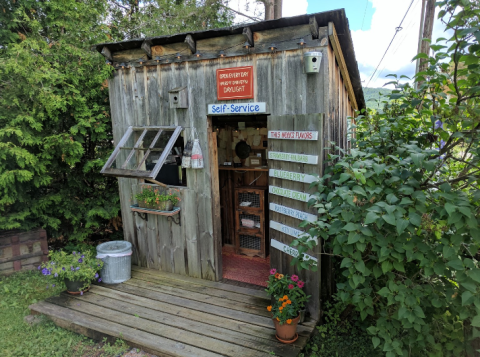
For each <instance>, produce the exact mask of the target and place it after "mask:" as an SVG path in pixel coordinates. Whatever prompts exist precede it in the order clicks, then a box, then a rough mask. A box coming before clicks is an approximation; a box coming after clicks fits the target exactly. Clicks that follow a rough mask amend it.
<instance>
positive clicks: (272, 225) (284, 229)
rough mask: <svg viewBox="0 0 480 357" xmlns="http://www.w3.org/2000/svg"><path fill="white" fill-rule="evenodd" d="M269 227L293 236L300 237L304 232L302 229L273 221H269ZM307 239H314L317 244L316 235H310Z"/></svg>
mask: <svg viewBox="0 0 480 357" xmlns="http://www.w3.org/2000/svg"><path fill="white" fill-rule="evenodd" d="M270 228H272V229H275V230H276V231H279V232H282V233H285V234H288V235H289V236H292V237H294V238H300V237H301V236H303V235H305V234H306V233H305V232H304V231H301V230H299V229H295V228H292V227H289V226H286V225H284V224H281V223H278V222H275V221H270ZM308 240H314V241H315V243H317V244H318V239H317V237H310V238H308Z"/></svg>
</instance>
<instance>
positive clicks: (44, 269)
mask: <svg viewBox="0 0 480 357" xmlns="http://www.w3.org/2000/svg"><path fill="white" fill-rule="evenodd" d="M42 274H43V275H50V270H48V269H47V268H43V269H42Z"/></svg>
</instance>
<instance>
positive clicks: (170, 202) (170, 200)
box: [135, 186, 180, 211]
mask: <svg viewBox="0 0 480 357" xmlns="http://www.w3.org/2000/svg"><path fill="white" fill-rule="evenodd" d="M173 191H174V192H172V191H161V190H160V189H158V188H154V187H150V186H146V187H143V190H142V192H141V193H139V194H137V195H136V196H135V198H136V199H137V201H138V207H141V208H147V209H152V210H158V211H172V210H173V208H174V207H175V206H176V205H177V203H178V202H180V197H178V193H179V192H180V191H179V190H177V189H174V190H173Z"/></svg>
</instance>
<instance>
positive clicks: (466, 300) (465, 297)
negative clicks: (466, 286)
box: [462, 291, 474, 306]
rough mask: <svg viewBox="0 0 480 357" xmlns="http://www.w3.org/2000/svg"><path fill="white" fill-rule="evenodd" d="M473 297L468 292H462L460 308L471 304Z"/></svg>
mask: <svg viewBox="0 0 480 357" xmlns="http://www.w3.org/2000/svg"><path fill="white" fill-rule="evenodd" d="M473 298H474V295H473V294H472V293H471V292H470V291H464V292H463V294H462V306H466V305H470V304H471V303H472V302H473Z"/></svg>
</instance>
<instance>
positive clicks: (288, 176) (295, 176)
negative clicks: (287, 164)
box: [268, 169, 317, 183]
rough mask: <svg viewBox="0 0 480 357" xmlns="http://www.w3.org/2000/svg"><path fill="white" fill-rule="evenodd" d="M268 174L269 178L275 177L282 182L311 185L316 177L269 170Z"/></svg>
mask: <svg viewBox="0 0 480 357" xmlns="http://www.w3.org/2000/svg"><path fill="white" fill-rule="evenodd" d="M268 174H269V176H270V177H276V178H280V179H284V180H290V181H297V182H304V183H312V182H314V181H316V180H317V177H315V176H312V175H307V174H302V173H300V172H290V171H283V170H275V169H270V170H268Z"/></svg>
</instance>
